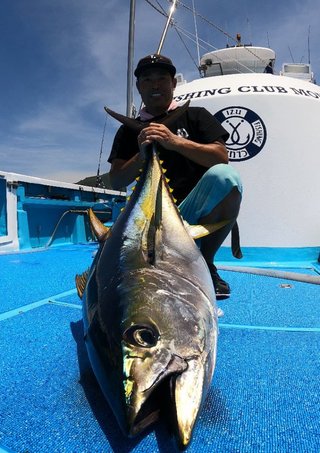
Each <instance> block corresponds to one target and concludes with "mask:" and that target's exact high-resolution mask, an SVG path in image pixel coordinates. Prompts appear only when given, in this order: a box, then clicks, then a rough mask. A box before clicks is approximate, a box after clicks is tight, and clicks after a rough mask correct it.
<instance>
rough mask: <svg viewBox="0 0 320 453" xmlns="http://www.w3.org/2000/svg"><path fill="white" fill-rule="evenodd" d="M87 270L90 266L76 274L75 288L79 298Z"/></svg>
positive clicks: (84, 285)
mask: <svg viewBox="0 0 320 453" xmlns="http://www.w3.org/2000/svg"><path fill="white" fill-rule="evenodd" d="M89 271H90V268H89V269H87V270H86V271H84V272H83V274H81V275H80V274H77V275H76V288H77V292H78V296H79V297H80V299H82V296H83V293H84V290H85V288H86V284H87V280H88V276H89Z"/></svg>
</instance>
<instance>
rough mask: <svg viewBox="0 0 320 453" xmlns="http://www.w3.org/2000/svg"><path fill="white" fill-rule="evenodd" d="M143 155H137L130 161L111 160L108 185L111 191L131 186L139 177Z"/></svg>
mask: <svg viewBox="0 0 320 453" xmlns="http://www.w3.org/2000/svg"><path fill="white" fill-rule="evenodd" d="M142 163H143V154H142V153H141V152H140V153H137V154H135V155H134V156H133V157H132V158H131V159H129V160H124V159H117V158H116V159H113V161H112V163H111V169H110V172H109V176H110V183H111V186H112V188H113V189H115V190H119V189H120V188H122V187H126V186H128V185H129V184H131V183H132V182H133V181H134V180H135V178H136V177H137V176H138V175H139V170H140V169H141V167H142Z"/></svg>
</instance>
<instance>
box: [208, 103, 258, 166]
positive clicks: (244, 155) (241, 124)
mask: <svg viewBox="0 0 320 453" xmlns="http://www.w3.org/2000/svg"><path fill="white" fill-rule="evenodd" d="M214 116H215V118H216V119H217V120H218V121H219V122H220V123H221V124H222V126H223V127H224V128H225V130H226V131H227V132H229V138H228V140H227V141H226V147H227V149H228V153H229V159H230V160H231V161H242V160H248V159H251V158H252V157H255V156H256V155H257V154H259V153H260V151H261V150H262V148H263V147H264V145H265V142H266V139H267V130H266V127H265V125H264V122H263V121H262V119H261V118H260V117H259V116H258V115H257V114H256V113H255V112H253V111H252V110H249V109H247V108H244V107H227V108H225V109H222V110H220V111H219V112H218V113H216V114H215V115H214Z"/></svg>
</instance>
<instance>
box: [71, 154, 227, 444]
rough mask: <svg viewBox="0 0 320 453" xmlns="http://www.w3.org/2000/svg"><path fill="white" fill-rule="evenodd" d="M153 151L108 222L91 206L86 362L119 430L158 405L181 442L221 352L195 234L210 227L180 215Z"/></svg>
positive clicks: (84, 292) (82, 286)
mask: <svg viewBox="0 0 320 453" xmlns="http://www.w3.org/2000/svg"><path fill="white" fill-rule="evenodd" d="M147 154H148V155H147V159H146V161H145V164H144V166H143V168H142V171H141V176H140V178H139V181H138V182H137V184H136V186H135V190H134V192H133V195H132V196H131V198H130V200H129V201H128V203H127V205H126V208H125V209H124V211H123V212H122V213H121V214H120V216H119V217H118V219H117V221H116V222H115V224H114V226H113V227H112V229H111V230H110V231H107V229H106V228H105V227H104V226H103V225H102V224H101V223H100V222H99V220H98V219H97V218H96V217H95V216H94V214H93V213H92V212H90V221H91V225H92V228H93V230H94V232H95V234H96V236H97V238H98V240H99V242H100V247H99V250H98V252H97V254H96V257H95V259H94V262H93V264H92V266H91V268H90V270H89V271H88V272H87V273H85V274H84V275H83V276H81V277H80V276H77V287H78V292H79V295H80V296H82V298H83V320H84V331H85V343H86V346H87V350H88V355H89V358H90V362H91V364H92V368H93V370H94V373H95V375H96V377H97V380H98V382H99V384H100V386H101V388H102V391H103V393H104V395H105V397H106V399H107V400H108V402H109V404H110V406H111V408H112V410H113V412H114V414H115V416H116V418H117V420H118V422H119V425H120V426H121V428H122V430H123V432H124V433H125V434H127V435H129V436H134V435H136V434H138V433H139V432H141V431H142V430H143V429H144V428H146V427H147V426H148V425H150V424H151V423H153V422H154V421H155V420H157V419H158V417H159V412H160V408H161V409H162V410H164V411H167V413H168V414H167V415H170V420H171V422H172V425H173V426H174V431H175V432H176V434H177V437H178V441H179V444H180V445H181V446H182V447H185V446H186V445H187V444H188V443H189V441H190V439H191V434H192V430H193V427H194V423H195V421H196V418H197V415H198V413H199V409H200V407H201V404H202V402H203V401H204V398H205V396H206V393H207V390H208V388H209V386H210V383H211V379H212V375H213V371H214V367H215V361H216V347H217V333H218V327H217V317H216V310H215V293H214V288H213V285H212V281H211V277H210V273H209V271H208V268H207V265H206V263H205V261H204V259H203V257H202V255H201V253H200V251H199V249H198V247H197V246H196V245H195V242H194V238H195V237H199V236H202V235H204V234H205V233H208V230H205V228H203V227H199V226H198V227H194V228H193V227H188V226H187V225H186V224H185V223H184V222H183V220H182V218H181V216H180V214H179V211H178V209H177V207H176V206H175V204H174V202H173V199H172V197H171V193H170V190H169V187H168V184H167V182H166V179H165V176H164V172H163V169H162V167H161V164H160V162H159V159H158V155H157V152H156V149H155V146H153V147H152V146H150V149H149V152H148V153H147ZM225 223H226V222H225ZM225 223H223V224H225ZM223 224H221V225H220V226H222V225H223ZM210 231H212V229H210ZM164 401H165V404H163V402H164ZM163 406H165V407H163Z"/></svg>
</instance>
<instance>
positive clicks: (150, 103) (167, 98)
mask: <svg viewBox="0 0 320 453" xmlns="http://www.w3.org/2000/svg"><path fill="white" fill-rule="evenodd" d="M176 83H177V81H176V79H173V78H172V77H171V75H170V74H169V72H168V71H166V70H165V69H161V68H151V69H146V70H145V71H143V72H142V74H141V75H140V76H139V78H138V80H137V89H138V91H139V93H140V96H141V99H142V101H143V103H144V105H145V106H146V109H147V111H148V112H149V113H151V114H153V115H161V114H162V113H164V112H165V111H166V110H167V109H168V107H169V105H170V104H171V101H172V98H173V91H174V89H175V87H176Z"/></svg>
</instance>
